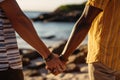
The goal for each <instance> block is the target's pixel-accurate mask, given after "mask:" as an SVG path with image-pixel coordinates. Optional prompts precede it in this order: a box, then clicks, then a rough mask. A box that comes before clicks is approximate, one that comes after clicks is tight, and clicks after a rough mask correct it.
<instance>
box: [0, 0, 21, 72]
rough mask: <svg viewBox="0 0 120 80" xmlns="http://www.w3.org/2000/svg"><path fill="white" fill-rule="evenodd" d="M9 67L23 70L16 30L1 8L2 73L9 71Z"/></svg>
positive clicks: (0, 55)
mask: <svg viewBox="0 0 120 80" xmlns="http://www.w3.org/2000/svg"><path fill="white" fill-rule="evenodd" d="M1 1H3V0H0V2H1ZM8 67H11V68H12V69H22V61H21V56H20V54H19V50H18V46H17V41H16V36H15V30H14V29H13V27H12V25H11V23H10V21H9V19H8V18H7V17H6V15H5V12H4V11H3V10H2V9H1V8H0V71H3V70H7V69H8Z"/></svg>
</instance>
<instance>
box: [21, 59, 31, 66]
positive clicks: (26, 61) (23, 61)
mask: <svg viewBox="0 0 120 80" xmlns="http://www.w3.org/2000/svg"><path fill="white" fill-rule="evenodd" d="M22 63H23V66H28V65H29V64H30V59H29V58H22Z"/></svg>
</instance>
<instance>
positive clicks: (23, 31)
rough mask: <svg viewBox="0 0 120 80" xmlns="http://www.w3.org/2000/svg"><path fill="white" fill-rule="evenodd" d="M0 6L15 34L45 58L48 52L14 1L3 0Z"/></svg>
mask: <svg viewBox="0 0 120 80" xmlns="http://www.w3.org/2000/svg"><path fill="white" fill-rule="evenodd" d="M0 6H1V7H2V9H3V10H4V11H5V13H6V15H7V17H8V18H9V19H10V21H11V23H12V26H13V27H14V29H15V30H16V32H17V33H18V34H19V35H20V36H21V37H22V38H23V39H24V40H25V41H27V42H28V43H29V44H30V45H31V46H33V47H34V48H35V49H36V50H37V51H38V52H39V53H41V55H42V57H44V58H46V57H47V56H48V55H49V54H50V51H49V50H48V48H47V47H46V46H45V45H44V43H43V42H42V41H41V40H40V38H39V37H38V35H37V33H36V31H35V29H34V27H33V25H32V23H31V21H30V20H29V19H28V18H27V17H26V16H25V15H24V13H23V12H22V11H21V9H20V8H19V6H18V4H17V2H16V1H15V0H5V1H3V2H2V3H1V4H0Z"/></svg>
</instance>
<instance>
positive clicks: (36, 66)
mask: <svg viewBox="0 0 120 80" xmlns="http://www.w3.org/2000/svg"><path fill="white" fill-rule="evenodd" d="M65 44H66V41H65V42H63V43H62V44H60V45H58V46H57V47H55V48H53V47H50V48H49V49H50V50H51V51H52V52H54V53H57V54H60V53H61V52H62V50H63V48H64V46H65ZM87 52H88V50H87V44H84V45H81V46H79V47H78V48H77V49H76V50H75V51H74V52H73V54H72V55H71V56H70V57H69V61H68V62H67V69H66V70H65V71H64V72H63V73H61V74H59V75H57V76H54V75H52V74H51V73H49V72H48V71H47V70H46V69H45V63H44V61H43V60H42V58H41V56H40V55H39V54H38V53H37V52H36V51H35V50H33V49H20V53H21V55H22V60H23V66H24V69H23V71H24V76H25V80H80V79H81V80H88V73H87V72H88V70H87V64H86V63H85V62H86V55H87Z"/></svg>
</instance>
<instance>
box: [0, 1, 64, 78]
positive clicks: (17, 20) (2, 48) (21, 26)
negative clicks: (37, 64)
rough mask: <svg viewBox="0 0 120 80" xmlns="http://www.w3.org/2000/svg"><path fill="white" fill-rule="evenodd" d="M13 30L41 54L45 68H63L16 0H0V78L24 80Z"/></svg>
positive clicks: (59, 69)
mask: <svg viewBox="0 0 120 80" xmlns="http://www.w3.org/2000/svg"><path fill="white" fill-rule="evenodd" d="M15 31H16V32H17V33H18V34H19V35H20V36H21V37H22V38H23V39H24V40H25V41H26V42H28V43H29V44H30V45H31V46H32V47H33V48H35V49H36V50H37V51H38V52H39V53H40V55H42V57H43V58H44V59H45V61H46V67H47V69H51V70H55V69H56V70H57V71H58V72H59V71H63V70H64V69H65V65H64V64H63V63H62V62H61V61H60V60H59V56H58V55H55V54H52V53H51V52H50V51H49V50H48V48H47V47H46V46H45V44H44V43H43V42H42V41H41V39H40V38H39V37H38V35H37V33H36V31H35V29H34V28H33V25H32V23H31V21H30V20H29V19H28V18H27V17H26V16H25V15H24V13H23V12H22V10H21V9H20V7H19V5H18V4H17V2H16V1H15V0H0V80H24V77H23V72H22V61H21V57H20V54H19V50H18V46H17V42H16V37H15ZM55 75H57V74H55Z"/></svg>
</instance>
